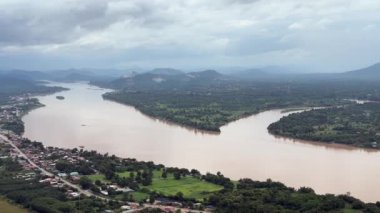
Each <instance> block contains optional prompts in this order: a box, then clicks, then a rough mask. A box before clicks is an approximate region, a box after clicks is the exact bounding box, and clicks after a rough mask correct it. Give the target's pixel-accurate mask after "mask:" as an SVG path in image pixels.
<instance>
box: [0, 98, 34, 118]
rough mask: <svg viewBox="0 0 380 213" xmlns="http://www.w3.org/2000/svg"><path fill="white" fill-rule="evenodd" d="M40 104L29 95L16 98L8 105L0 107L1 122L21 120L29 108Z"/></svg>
mask: <svg viewBox="0 0 380 213" xmlns="http://www.w3.org/2000/svg"><path fill="white" fill-rule="evenodd" d="M36 104H39V103H38V102H37V101H36V99H34V98H30V95H29V94H26V95H22V96H15V97H12V98H11V101H10V103H9V104H7V105H2V106H0V121H2V122H11V121H15V120H17V119H19V117H20V116H21V114H22V113H24V111H25V109H26V108H28V106H34V105H36Z"/></svg>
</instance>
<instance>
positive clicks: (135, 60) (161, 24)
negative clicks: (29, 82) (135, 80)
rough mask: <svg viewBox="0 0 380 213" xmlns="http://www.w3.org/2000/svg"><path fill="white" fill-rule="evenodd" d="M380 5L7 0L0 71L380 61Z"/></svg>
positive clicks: (1, 19)
mask: <svg viewBox="0 0 380 213" xmlns="http://www.w3.org/2000/svg"><path fill="white" fill-rule="evenodd" d="M379 11H380V1H379V0H315V1H311V0H310V1H307V0H215V1H214V0H212V1H205V0H107V1H106V0H51V1H46V0H1V1H0V69H10V68H20V69H62V68H71V67H73V68H81V67H87V68H127V67H135V66H138V67H143V68H151V67H174V68H182V69H198V68H218V67H265V66H286V67H298V68H302V69H304V70H305V71H323V72H329V71H342V70H349V69H354V68H358V67H363V66H367V65H370V64H372V63H376V62H379V61H380V12H379Z"/></svg>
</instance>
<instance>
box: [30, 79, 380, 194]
mask: <svg viewBox="0 0 380 213" xmlns="http://www.w3.org/2000/svg"><path fill="white" fill-rule="evenodd" d="M60 85H61V86H65V87H67V88H70V89H71V90H69V91H65V92H62V93H61V94H60V95H63V96H65V97H66V100H65V101H64V102H61V101H59V100H57V99H56V98H55V96H56V95H57V94H56V95H50V96H43V97H39V100H40V102H41V103H43V104H44V105H46V107H43V108H39V109H37V110H33V111H32V112H30V113H29V114H28V115H26V116H25V117H24V118H23V121H24V123H25V130H26V131H25V135H24V136H25V137H27V138H30V139H31V140H36V141H43V142H44V144H46V145H47V146H53V147H63V148H70V149H73V148H75V147H79V146H84V147H85V148H86V149H88V150H99V151H100V152H101V153H103V154H104V153H107V152H108V153H110V154H114V155H116V156H120V157H125V158H127V157H131V158H136V159H140V160H145V161H153V162H156V163H158V164H163V165H166V166H168V167H176V166H177V167H180V168H188V169H191V168H197V169H198V170H199V171H200V172H202V173H203V174H205V173H207V172H211V173H217V172H218V171H220V172H222V173H223V174H224V175H226V176H227V177H230V178H231V179H234V180H238V179H240V178H243V177H248V178H251V179H253V180H260V181H265V180H266V179H267V178H268V177H270V178H272V179H273V180H276V181H280V182H283V183H285V184H286V185H288V186H290V187H295V188H299V187H302V186H310V187H312V188H313V189H315V191H316V193H319V194H323V193H334V194H344V193H346V192H348V191H349V192H350V193H351V194H352V195H354V196H356V197H359V198H361V199H363V200H365V201H376V200H377V199H378V197H379V196H380V194H379V193H378V192H377V191H376V190H374V189H375V188H376V187H380V184H379V182H378V180H377V179H376V176H377V175H380V172H378V171H379V170H378V165H377V164H376V162H378V161H380V155H379V154H377V153H374V152H368V151H367V150H362V149H357V148H356V149H355V148H353V149H348V148H347V147H340V146H336V145H335V144H323V143H318V144H317V143H303V142H302V141H297V140H296V141H294V140H289V139H284V138H276V137H274V136H272V135H270V134H269V133H268V131H267V127H268V125H270V124H271V123H273V122H276V121H278V120H279V119H280V118H281V117H283V116H286V115H288V113H282V112H281V111H282V110H271V111H266V112H262V113H259V114H256V115H253V116H250V117H246V118H243V119H240V120H238V121H234V122H231V123H229V124H228V125H226V126H223V127H222V128H221V133H220V134H217V135H216V134H202V133H201V134H200V133H199V132H198V133H196V132H194V131H192V130H189V129H186V128H183V127H180V126H178V125H173V124H171V125H168V124H167V123H164V122H161V121H159V120H157V119H152V118H150V117H147V116H145V115H144V114H142V113H140V112H139V111H137V110H135V109H134V108H133V107H129V106H125V105H121V104H118V103H115V102H110V101H105V100H103V99H102V98H101V95H102V94H103V93H104V92H107V90H98V89H97V87H91V86H88V85H87V84H60ZM83 124H85V125H86V126H82V125H83ZM46 129H48V130H49V131H46ZM322 145H323V146H322ZM332 162H334V163H332ZM348 164H349V166H347V165H348ZM363 165H365V166H363ZM315 168H318V169H315ZM321 174H329V175H326V176H324V178H323V179H320V178H318V179H311V178H310V177H316V176H320V175H321Z"/></svg>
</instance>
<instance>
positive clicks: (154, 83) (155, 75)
mask: <svg viewBox="0 0 380 213" xmlns="http://www.w3.org/2000/svg"><path fill="white" fill-rule="evenodd" d="M227 78H228V77H227V76H225V75H222V74H220V73H218V72H216V71H215V70H205V71H200V72H190V73H184V72H182V71H179V70H174V69H154V70H152V71H150V72H146V73H141V74H136V75H132V76H127V77H121V78H118V79H116V80H113V81H110V82H92V83H94V84H96V85H100V86H103V87H110V88H114V89H129V90H139V91H147V90H183V89H185V90H186V89H190V88H200V87H203V86H205V85H210V84H215V83H218V82H219V81H222V80H225V79H227Z"/></svg>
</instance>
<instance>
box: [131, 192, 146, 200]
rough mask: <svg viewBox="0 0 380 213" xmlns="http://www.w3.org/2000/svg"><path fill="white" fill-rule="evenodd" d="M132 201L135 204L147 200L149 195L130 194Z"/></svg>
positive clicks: (140, 193) (141, 193) (142, 193)
mask: <svg viewBox="0 0 380 213" xmlns="http://www.w3.org/2000/svg"><path fill="white" fill-rule="evenodd" d="M132 196H133V199H134V200H135V201H137V202H140V201H144V200H146V199H147V198H149V194H147V193H144V192H132Z"/></svg>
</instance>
